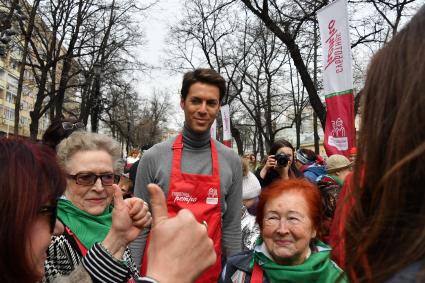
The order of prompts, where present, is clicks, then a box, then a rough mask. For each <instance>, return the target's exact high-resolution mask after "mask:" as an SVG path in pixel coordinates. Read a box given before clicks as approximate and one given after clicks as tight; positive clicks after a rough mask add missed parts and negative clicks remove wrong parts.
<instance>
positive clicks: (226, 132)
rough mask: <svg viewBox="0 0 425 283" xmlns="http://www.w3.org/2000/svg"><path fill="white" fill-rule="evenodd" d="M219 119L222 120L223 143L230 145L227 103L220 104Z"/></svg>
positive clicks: (230, 133)
mask: <svg viewBox="0 0 425 283" xmlns="http://www.w3.org/2000/svg"><path fill="white" fill-rule="evenodd" d="M221 119H222V120H223V144H225V145H227V146H228V147H232V131H231V130H230V108H229V105H228V104H226V105H223V106H221Z"/></svg>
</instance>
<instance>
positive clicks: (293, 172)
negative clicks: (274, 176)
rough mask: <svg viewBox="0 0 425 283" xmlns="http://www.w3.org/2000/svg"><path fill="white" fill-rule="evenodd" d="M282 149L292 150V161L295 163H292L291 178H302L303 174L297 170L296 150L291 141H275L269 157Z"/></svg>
mask: <svg viewBox="0 0 425 283" xmlns="http://www.w3.org/2000/svg"><path fill="white" fill-rule="evenodd" d="M282 147H289V148H290V149H292V160H293V161H294V162H292V163H291V168H290V169H289V174H290V177H292V178H294V177H302V173H301V172H300V171H299V170H298V169H297V167H296V165H295V148H294V147H293V146H292V144H291V143H290V142H289V141H287V140H284V139H282V140H279V141H275V142H274V143H273V144H272V146H271V147H270V150H269V155H275V154H276V152H277V151H278V150H279V149H280V148H282Z"/></svg>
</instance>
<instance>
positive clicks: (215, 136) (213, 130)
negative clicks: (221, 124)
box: [210, 119, 217, 140]
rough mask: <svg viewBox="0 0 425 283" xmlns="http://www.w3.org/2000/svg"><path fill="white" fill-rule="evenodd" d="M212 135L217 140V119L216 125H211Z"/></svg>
mask: <svg viewBox="0 0 425 283" xmlns="http://www.w3.org/2000/svg"><path fill="white" fill-rule="evenodd" d="M210 135H211V137H212V138H213V139H215V140H216V139H217V119H215V120H214V123H213V124H212V125H211V128H210Z"/></svg>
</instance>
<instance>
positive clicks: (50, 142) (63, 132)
mask: <svg viewBox="0 0 425 283" xmlns="http://www.w3.org/2000/svg"><path fill="white" fill-rule="evenodd" d="M63 123H67V124H69V125H71V126H70V127H69V128H68V127H65V128H64V126H63ZM81 125H82V126H83V127H84V124H83V123H81V122H78V120H77V119H75V118H63V119H56V120H53V121H52V123H51V124H50V126H49V127H48V128H47V129H46V131H45V132H44V134H43V138H42V142H43V144H45V145H47V146H49V147H50V148H52V149H54V150H55V149H56V146H57V145H58V144H59V143H60V142H61V141H62V140H64V139H66V138H67V137H69V135H71V134H72V133H73V132H74V131H75V130H77V129H81Z"/></svg>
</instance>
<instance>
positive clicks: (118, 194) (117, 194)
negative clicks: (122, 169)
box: [112, 184, 125, 209]
mask: <svg viewBox="0 0 425 283" xmlns="http://www.w3.org/2000/svg"><path fill="white" fill-rule="evenodd" d="M112 188H113V189H114V208H117V209H121V208H122V207H124V206H125V203H124V198H123V196H122V191H121V189H120V187H119V186H118V185H117V184H113V185H112Z"/></svg>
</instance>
